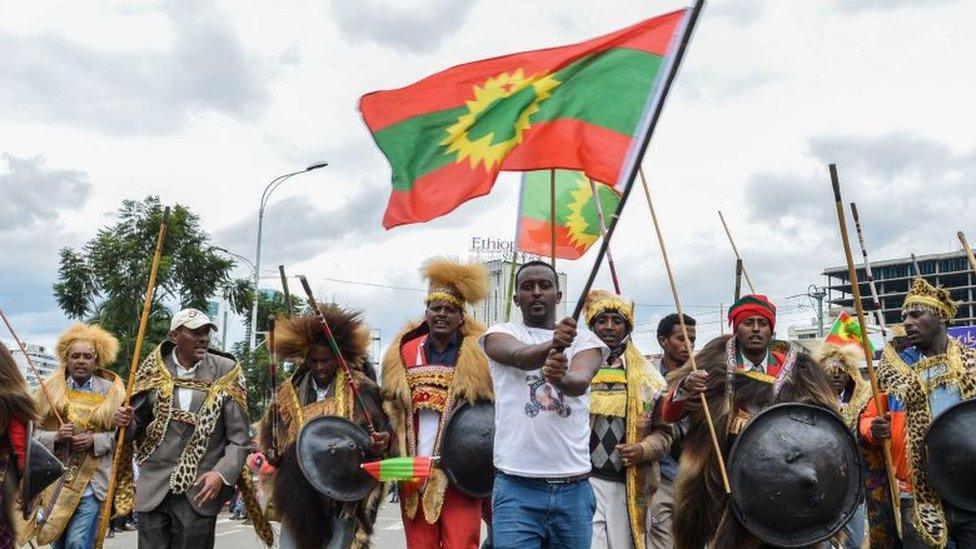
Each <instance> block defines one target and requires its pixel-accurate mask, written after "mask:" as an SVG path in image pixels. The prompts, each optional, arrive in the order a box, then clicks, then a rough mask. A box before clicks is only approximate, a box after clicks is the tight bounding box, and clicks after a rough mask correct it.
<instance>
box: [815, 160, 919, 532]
mask: <svg viewBox="0 0 976 549" xmlns="http://www.w3.org/2000/svg"><path fill="white" fill-rule="evenodd" d="M828 168H829V170H830V184H831V185H832V186H833V189H834V202H835V206H836V208H837V223H838V224H839V225H840V239H841V242H843V244H844V255H845V256H846V258H847V276H848V277H849V279H850V282H851V294H852V295H853V296H854V310H855V311H857V323H858V324H859V325H860V327H861V349H863V350H864V361H865V362H866V363H867V366H868V378H869V379H870V380H871V392H872V393H873V398H874V408H875V410H877V411H878V415H881V414H882V409H883V408H882V407H881V389H880V387H879V385H878V376H877V374H876V373H875V371H874V356H873V355H872V353H871V348H870V347H869V345H868V330H867V323H866V322H865V321H864V304H862V303H861V285H860V283H859V282H858V280H857V269H855V268H854V257H853V256H852V255H851V242H850V239H849V238H848V236H847V219H846V216H845V215H844V205H843V204H842V203H841V199H840V179H838V177H837V165H836V164H830V165H829V167H828ZM881 449H882V451H883V452H884V459H885V469H886V470H887V473H888V489H889V490H891V505H892V507H893V508H894V511H895V528H896V529H897V530H898V532H899V535H900V533H901V514H900V512H899V501H898V494H899V491H898V479H897V478H895V468H894V462H893V461H892V459H891V439H885V440H884V441H883V442H882V444H881Z"/></svg>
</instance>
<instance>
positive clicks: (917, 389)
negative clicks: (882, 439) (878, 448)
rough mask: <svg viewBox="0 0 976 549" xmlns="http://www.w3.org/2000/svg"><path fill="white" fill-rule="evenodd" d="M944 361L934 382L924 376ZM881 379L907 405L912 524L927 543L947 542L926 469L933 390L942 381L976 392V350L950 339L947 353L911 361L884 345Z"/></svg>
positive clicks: (963, 391) (946, 530)
mask: <svg viewBox="0 0 976 549" xmlns="http://www.w3.org/2000/svg"><path fill="white" fill-rule="evenodd" d="M941 364H945V365H946V366H947V368H946V371H945V372H944V373H942V374H940V375H938V376H936V377H934V378H932V380H931V381H924V380H923V379H922V377H921V375H920V373H921V372H923V371H925V370H927V369H929V368H931V367H933V366H937V365H941ZM878 382H879V384H880V385H881V390H882V391H885V392H887V393H889V394H891V395H894V396H895V397H897V398H898V399H899V400H901V402H902V403H903V404H904V405H905V411H906V422H905V423H906V429H907V431H908V432H907V433H906V435H907V436H906V437H905V446H906V448H905V450H906V452H907V455H908V462H909V465H910V469H911V481H912V489H913V492H914V499H915V511H914V516H913V517H912V524H913V525H914V526H915V529H916V531H918V532H919V534H920V535H921V536H922V538H923V541H925V543H927V544H929V545H932V546H933V547H945V546H946V544H947V543H948V533H949V528H948V525H947V524H946V518H945V513H944V511H943V509H942V498H941V497H940V496H939V494H938V492H936V491H935V489H934V488H933V487H932V485H931V484H929V481H928V478H927V476H926V474H925V456H924V451H923V449H924V439H925V433H926V431H927V430H928V428H929V425H931V423H932V419H933V418H932V411H931V409H930V408H929V393H930V391H931V390H932V389H934V388H936V387H940V386H955V387H958V388H959V392H960V396H962V398H963V399H969V398H973V397H974V396H976V350H974V349H970V348H968V347H965V346H963V345H962V344H960V343H959V342H958V341H956V340H955V339H953V338H951V337H950V338H949V347H948V349H947V350H946V353H945V354H943V355H937V356H933V357H927V358H924V359H922V360H920V361H918V362H916V363H915V364H912V365H908V364H906V363H905V361H904V360H902V358H901V356H899V354H898V352H897V351H896V350H895V347H894V346H892V345H891V344H888V345H887V346H885V350H884V354H883V356H882V358H881V363H880V364H879V365H878Z"/></svg>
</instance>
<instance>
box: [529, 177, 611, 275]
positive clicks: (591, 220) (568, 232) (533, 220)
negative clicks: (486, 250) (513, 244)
mask: <svg viewBox="0 0 976 549" xmlns="http://www.w3.org/2000/svg"><path fill="white" fill-rule="evenodd" d="M555 183H556V201H555V202H556V257H560V258H563V259H579V258H580V256H582V255H583V254H584V253H586V250H588V249H589V248H590V246H592V245H593V243H594V242H596V241H597V239H599V238H600V218H599V217H598V216H597V210H596V203H595V202H594V200H593V191H592V188H591V187H590V179H589V178H588V177H586V174H584V173H582V172H577V171H570V170H556V180H555ZM550 186H551V185H550V171H549V170H543V171H534V172H525V173H524V174H522V192H521V197H520V198H519V218H518V229H517V230H516V233H517V234H518V248H519V250H522V251H523V252H529V253H533V254H536V255H541V256H548V255H549V254H550V253H551V252H552V221H551V220H552V213H551V208H550V202H551V201H552V199H551V197H550ZM594 187H595V188H596V190H597V191H596V194H597V195H598V196H599V197H600V206H601V207H602V209H603V212H604V215H606V216H610V215H613V212H615V211H617V204H619V203H620V195H619V194H618V193H617V191H615V190H614V189H612V188H610V187H609V186H607V185H604V184H603V183H595V185H594Z"/></svg>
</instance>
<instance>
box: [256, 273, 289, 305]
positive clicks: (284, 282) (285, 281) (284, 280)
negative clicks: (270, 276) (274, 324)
mask: <svg viewBox="0 0 976 549" xmlns="http://www.w3.org/2000/svg"><path fill="white" fill-rule="evenodd" d="M278 275H279V276H281V291H282V292H284V293H285V310H286V311H288V316H291V293H289V292H288V277H287V276H285V266H284V265H278ZM254 291H255V292H256V291H257V288H255V289H254ZM254 299H257V296H255V298H254Z"/></svg>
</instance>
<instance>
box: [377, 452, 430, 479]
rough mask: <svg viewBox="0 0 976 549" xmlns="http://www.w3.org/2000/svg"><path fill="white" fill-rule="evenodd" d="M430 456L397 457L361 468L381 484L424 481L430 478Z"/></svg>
mask: <svg viewBox="0 0 976 549" xmlns="http://www.w3.org/2000/svg"><path fill="white" fill-rule="evenodd" d="M431 463H432V460H431V458H430V456H417V457H397V458H389V459H384V460H382V461H370V462H367V463H364V464H362V465H361V466H360V467H362V468H363V470H364V471H366V472H367V473H369V474H370V476H372V477H373V478H375V479H376V480H378V481H380V482H385V481H387V480H395V481H422V480H424V479H426V478H427V477H428V476H430V466H431Z"/></svg>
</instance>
